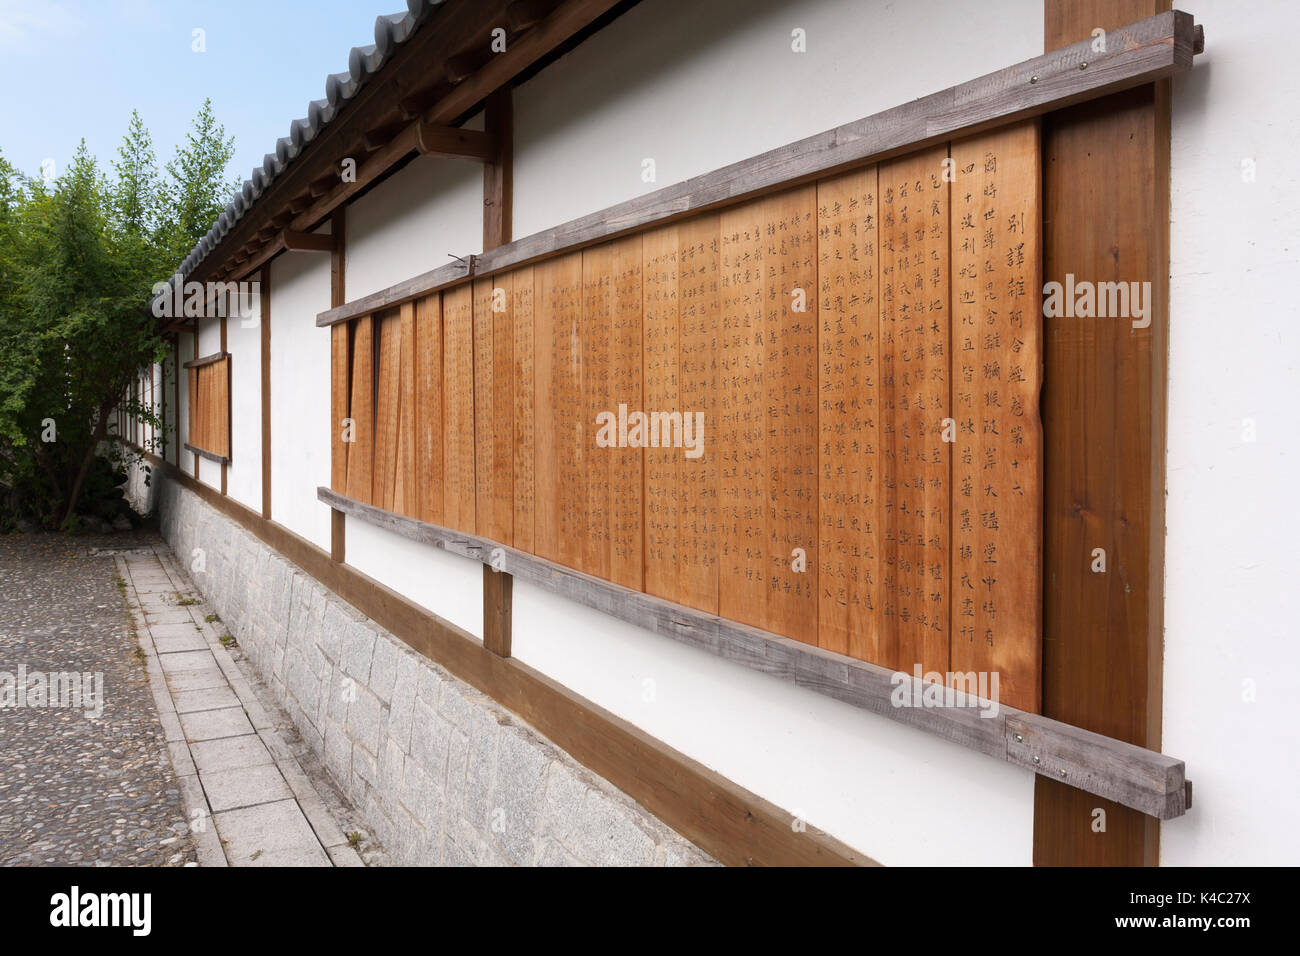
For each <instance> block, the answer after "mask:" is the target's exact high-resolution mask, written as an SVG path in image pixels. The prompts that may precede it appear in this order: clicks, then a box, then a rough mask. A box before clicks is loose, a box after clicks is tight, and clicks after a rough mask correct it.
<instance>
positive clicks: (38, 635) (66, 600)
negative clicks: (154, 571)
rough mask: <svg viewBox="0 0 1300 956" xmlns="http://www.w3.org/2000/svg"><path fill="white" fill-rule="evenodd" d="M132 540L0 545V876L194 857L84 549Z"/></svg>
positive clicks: (119, 605) (139, 676)
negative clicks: (8, 869) (13, 870)
mask: <svg viewBox="0 0 1300 956" xmlns="http://www.w3.org/2000/svg"><path fill="white" fill-rule="evenodd" d="M134 540H135V539H134V537H133V536H131V535H112V536H104V537H99V536H94V537H68V536H64V535H33V534H9V535H0V865H5V866H15V865H17V866H45V865H74V866H91V865H99V866H109V865H114V866H168V865H171V866H179V865H182V864H185V863H188V862H191V861H193V860H194V859H195V849H194V845H193V843H192V842H191V838H190V832H189V825H188V819H187V817H186V814H185V808H184V806H183V804H182V801H181V795H180V784H179V782H178V780H177V776H176V774H175V772H174V771H173V768H172V764H171V761H170V760H169V759H168V755H167V747H166V744H165V741H164V736H163V729H162V727H161V725H160V724H159V721H158V713H157V711H156V710H155V709H154V704H153V697H152V696H151V694H150V692H149V681H148V679H147V677H146V675H145V669H144V667H143V666H142V664H143V661H142V659H141V657H140V655H139V654H138V652H137V648H136V643H135V639H134V638H133V637H132V635H131V628H130V620H129V618H128V617H127V615H126V612H125V608H124V606H123V600H122V595H121V593H120V592H119V590H118V587H117V586H116V583H115V579H116V577H117V572H116V568H115V566H114V558H113V556H112V555H111V554H106V553H103V552H102V551H100V550H99V548H98V547H97V546H100V545H103V546H109V547H113V546H116V547H122V546H124V545H126V546H129V545H130V544H131V543H132V542H133V541H134ZM54 675H58V677H59V681H58V684H57V686H56V684H55V682H54V681H53V679H52V678H53V676H54ZM74 675H75V678H76V679H75V681H74V680H73V677H74ZM97 685H98V688H99V690H98V691H97V689H96V687H97ZM20 686H21V691H20ZM52 691H53V692H54V693H51V692H52ZM65 691H66V692H65ZM73 691H75V693H73ZM52 698H53V699H52ZM52 704H57V706H52Z"/></svg>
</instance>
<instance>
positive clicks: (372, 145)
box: [361, 122, 406, 152]
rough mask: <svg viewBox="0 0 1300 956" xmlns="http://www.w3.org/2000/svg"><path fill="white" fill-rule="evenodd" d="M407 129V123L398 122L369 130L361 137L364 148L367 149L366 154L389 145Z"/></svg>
mask: <svg viewBox="0 0 1300 956" xmlns="http://www.w3.org/2000/svg"><path fill="white" fill-rule="evenodd" d="M405 128H406V124H405V123H402V122H397V123H388V124H387V125H384V126H377V127H375V128H374V129H372V130H367V131H366V133H365V135H364V136H362V137H361V143H362V146H363V147H364V148H365V150H366V152H373V151H374V150H376V149H379V148H380V147H381V146H384V145H387V144H388V142H389V141H391V140H392V138H393V137H394V136H396V135H397V134H398V133H400V132H401V131H402V130H403V129H405Z"/></svg>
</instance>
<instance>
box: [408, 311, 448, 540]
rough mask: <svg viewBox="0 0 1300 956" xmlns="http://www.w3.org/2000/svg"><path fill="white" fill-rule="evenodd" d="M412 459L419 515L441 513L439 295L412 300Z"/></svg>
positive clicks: (430, 517)
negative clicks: (414, 434) (413, 357)
mask: <svg viewBox="0 0 1300 956" xmlns="http://www.w3.org/2000/svg"><path fill="white" fill-rule="evenodd" d="M415 343H416V344H415V365H416V367H415V432H416V439H415V462H416V484H417V486H418V492H417V502H418V508H419V514H420V519H421V520H422V521H432V522H434V523H436V524H446V523H447V522H446V521H445V519H444V516H443V486H444V484H445V477H444V474H443V455H444V453H445V452H444V447H443V444H444V443H443V431H442V420H443V394H442V380H443V368H442V296H441V295H431V296H426V297H425V298H423V299H419V300H417V301H416V303H415Z"/></svg>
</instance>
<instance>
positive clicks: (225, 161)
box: [164, 99, 240, 264]
mask: <svg viewBox="0 0 1300 956" xmlns="http://www.w3.org/2000/svg"><path fill="white" fill-rule="evenodd" d="M234 154H235V138H234V137H233V136H231V137H227V136H226V129H225V127H224V126H222V125H221V124H220V123H218V122H217V118H216V116H215V115H214V114H213V112H212V100H210V99H207V100H204V101H203V105H202V106H201V107H199V112H198V115H196V116H195V117H194V124H193V128H192V129H191V130H190V132H189V133H187V134H186V136H185V143H184V144H183V145H181V146H180V147H179V148H178V149H177V150H176V156H175V158H174V159H172V160H171V161H170V162H168V163H167V187H166V188H167V202H168V206H169V208H168V215H167V217H166V221H165V223H164V228H165V230H166V239H165V244H166V246H167V248H168V251H169V252H170V254H171V259H172V262H173V264H174V263H177V262H180V261H181V260H182V259H184V258H185V256H187V255H189V252H190V250H191V249H193V248H194V244H195V243H196V242H198V241H199V240H200V239H201V238H203V236H204V235H205V234H206V233H207V231H208V230H209V229H211V228H212V224H213V222H215V221H216V219H217V217H218V216H220V215H221V211H222V210H223V209H225V208H226V203H227V202H228V201H229V199H230V196H231V195H232V194H233V193H234V192H235V190H237V189H238V188H239V187H240V182H239V180H238V179H227V178H226V175H227V173H226V169H227V167H228V166H229V165H230V159H231V157H232V156H234Z"/></svg>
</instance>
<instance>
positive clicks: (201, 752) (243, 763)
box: [190, 734, 275, 773]
mask: <svg viewBox="0 0 1300 956" xmlns="http://www.w3.org/2000/svg"><path fill="white" fill-rule="evenodd" d="M190 754H191V755H192V756H193V758H194V765H195V767H197V768H198V771H199V772H200V773H220V772H221V771H223V770H230V769H232V768H234V767H256V766H257V765H258V764H264V763H274V762H275V761H274V759H273V758H272V757H271V752H270V751H269V750H267V749H266V744H264V743H262V738H260V737H258V736H257V735H256V734H249V735H248V736H247V737H227V738H226V739H225V740H205V741H203V742H201V743H196V744H195V745H194V746H193V747H191V748H190Z"/></svg>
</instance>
